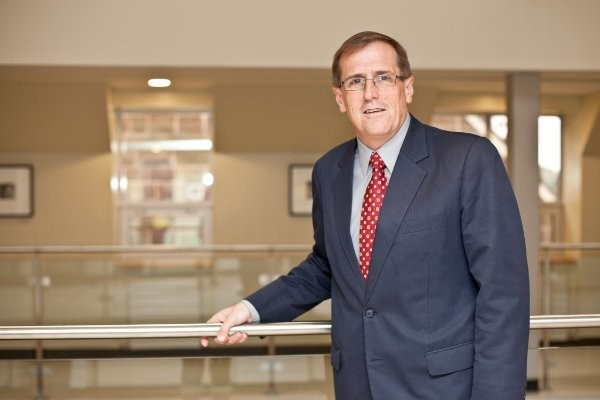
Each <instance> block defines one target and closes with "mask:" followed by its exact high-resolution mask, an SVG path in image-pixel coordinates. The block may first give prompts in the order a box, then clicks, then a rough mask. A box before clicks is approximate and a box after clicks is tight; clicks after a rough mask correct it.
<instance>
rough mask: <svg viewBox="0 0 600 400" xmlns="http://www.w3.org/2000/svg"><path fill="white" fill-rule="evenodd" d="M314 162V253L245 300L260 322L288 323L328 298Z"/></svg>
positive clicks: (328, 289)
mask: <svg viewBox="0 0 600 400" xmlns="http://www.w3.org/2000/svg"><path fill="white" fill-rule="evenodd" d="M318 166H319V164H318V163H317V164H316V165H315V168H314V170H313V174H312V191H313V208H312V218H313V230H314V241H315V242H314V245H313V251H312V252H311V253H310V254H309V255H308V257H307V258H306V259H305V260H304V261H302V262H301V263H300V264H299V265H298V266H296V267H295V268H293V269H292V270H291V271H290V272H289V273H288V274H287V275H284V276H281V277H279V278H277V279H276V280H275V281H273V282H271V283H270V284H268V285H267V286H265V287H263V288H261V289H259V290H258V291H256V292H255V293H253V294H251V295H250V296H248V297H247V298H246V300H248V301H249V302H250V303H251V304H252V305H253V306H254V307H255V308H256V310H257V311H258V314H259V315H260V321H261V322H265V323H269V322H283V321H290V320H292V319H294V318H296V317H297V316H299V315H300V314H302V313H304V312H306V311H308V310H310V309H311V308H313V307H315V306H316V305H318V304H319V303H321V302H322V301H324V300H326V299H328V298H330V297H331V270H330V267H329V262H328V260H327V254H326V250H325V243H324V234H323V218H322V204H321V201H322V197H321V190H320V184H319V173H318Z"/></svg>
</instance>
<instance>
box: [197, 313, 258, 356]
mask: <svg viewBox="0 0 600 400" xmlns="http://www.w3.org/2000/svg"><path fill="white" fill-rule="evenodd" d="M207 322H208V323H220V324H221V328H220V329H219V332H218V333H217V337H216V338H215V339H214V340H215V343H218V344H226V345H230V344H238V343H244V342H245V341H246V339H248V335H247V334H245V333H243V332H235V333H233V334H232V335H230V334H229V330H230V329H231V328H232V327H234V326H237V325H241V324H247V323H250V322H252V315H251V314H250V310H248V307H246V305H244V303H237V304H236V305H234V306H231V307H227V308H225V309H223V310H221V311H219V312H217V313H216V314H215V315H213V316H212V317H210V318H209V320H208V321H207ZM200 344H202V347H207V346H208V338H205V337H203V338H201V339H200Z"/></svg>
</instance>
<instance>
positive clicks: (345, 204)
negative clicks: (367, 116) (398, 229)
mask: <svg viewBox="0 0 600 400" xmlns="http://www.w3.org/2000/svg"><path fill="white" fill-rule="evenodd" d="M352 143H353V144H354V145H353V146H348V151H346V153H345V154H344V156H343V157H342V158H341V159H340V162H339V167H340V172H339V174H338V176H337V177H336V178H335V180H334V182H333V196H334V204H335V222H336V225H337V232H338V237H339V238H340V242H341V244H342V249H343V250H344V254H345V255H346V259H347V260H348V263H347V265H348V267H349V268H350V270H351V273H352V274H353V275H354V276H355V278H356V280H357V281H358V282H360V285H361V289H362V290H363V291H364V289H365V288H366V283H365V280H364V279H363V277H362V275H361V274H360V267H359V265H358V260H357V259H356V253H355V252H354V246H353V244H352V237H351V236H350V216H351V214H352V179H353V176H354V152H355V150H356V141H353V142H352Z"/></svg>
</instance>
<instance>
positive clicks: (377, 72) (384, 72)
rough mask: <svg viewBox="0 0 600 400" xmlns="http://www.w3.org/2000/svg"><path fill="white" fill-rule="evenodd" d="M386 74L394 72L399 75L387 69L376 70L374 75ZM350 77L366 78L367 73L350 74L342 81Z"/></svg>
mask: <svg viewBox="0 0 600 400" xmlns="http://www.w3.org/2000/svg"><path fill="white" fill-rule="evenodd" d="M385 74H394V75H397V74H396V73H395V72H393V71H386V70H381V71H375V72H374V73H373V75H374V76H377V75H385ZM350 78H366V75H365V74H354V75H349V76H347V77H345V78H344V79H342V81H345V80H347V79H350Z"/></svg>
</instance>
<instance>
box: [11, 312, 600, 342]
mask: <svg viewBox="0 0 600 400" xmlns="http://www.w3.org/2000/svg"><path fill="white" fill-rule="evenodd" d="M331 326H332V325H331V322H330V321H314V322H282V323H271V324H244V325H239V326H236V327H233V328H232V329H231V332H244V333H246V334H248V336H291V335H327V334H329V333H330V332H331ZM219 327H220V324H143V325H55V326H2V327H0V340H50V339H133V338H190V337H192V338H194V337H214V336H216V335H217V333H218V331H219ZM598 327H600V314H590V315H535V316H532V317H531V319H530V329H562V328H598Z"/></svg>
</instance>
